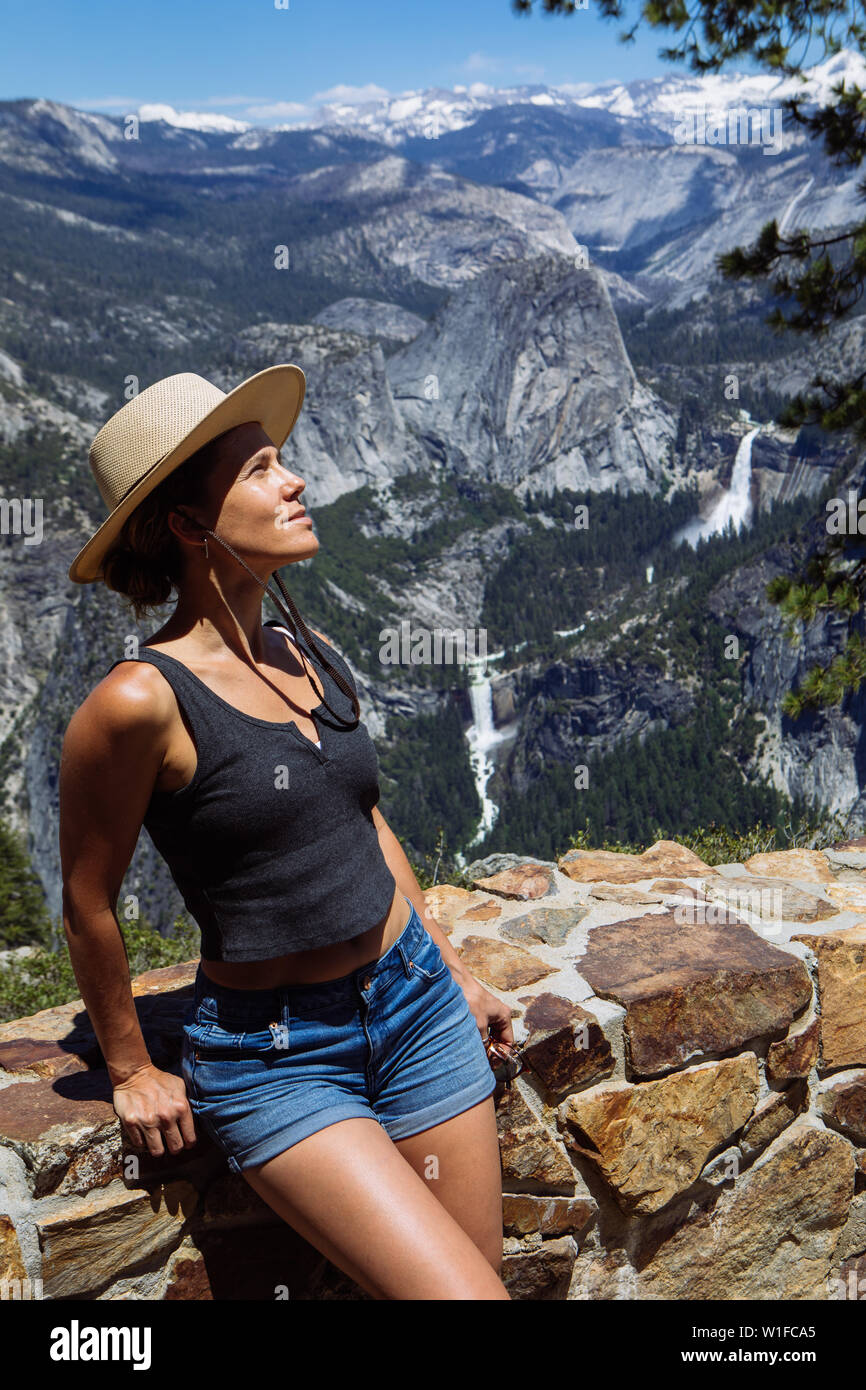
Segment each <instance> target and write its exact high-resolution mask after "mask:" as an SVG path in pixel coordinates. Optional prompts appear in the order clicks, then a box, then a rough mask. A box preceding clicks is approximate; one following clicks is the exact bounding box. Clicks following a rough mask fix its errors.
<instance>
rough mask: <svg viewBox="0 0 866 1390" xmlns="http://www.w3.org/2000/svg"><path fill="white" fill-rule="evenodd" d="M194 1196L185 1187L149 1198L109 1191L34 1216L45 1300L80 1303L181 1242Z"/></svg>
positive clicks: (174, 1185)
mask: <svg viewBox="0 0 866 1390" xmlns="http://www.w3.org/2000/svg"><path fill="white" fill-rule="evenodd" d="M197 1201H198V1194H197V1193H196V1191H195V1189H194V1188H193V1187H191V1186H190V1184H189V1183H186V1182H176V1183H169V1184H167V1185H166V1187H165V1188H163V1189H159V1188H156V1189H154V1191H153V1192H141V1191H130V1190H128V1189H126V1188H123V1187H120V1185H118V1186H117V1187H115V1186H112V1187H110V1188H104V1189H102V1190H101V1191H99V1192H96V1193H91V1194H90V1195H88V1196H87V1197H82V1198H79V1199H76V1200H73V1201H70V1202H66V1203H63V1204H62V1205H60V1206H59V1207H57V1208H56V1210H54V1211H53V1212H52V1213H51V1214H42V1213H39V1214H37V1217H36V1228H37V1231H38V1233H39V1241H40V1245H41V1246H42V1280H43V1287H44V1291H45V1296H46V1298H81V1297H84V1296H86V1295H88V1294H93V1293H95V1292H96V1291H97V1290H98V1289H101V1288H103V1287H104V1286H105V1285H107V1284H109V1283H110V1282H111V1281H112V1280H113V1279H116V1278H118V1276H120V1275H121V1274H124V1273H128V1272H129V1271H130V1270H132V1269H134V1268H135V1267H136V1266H137V1265H140V1264H142V1263H143V1262H144V1261H145V1260H148V1259H152V1258H153V1257H154V1256H155V1255H159V1254H162V1253H166V1254H167V1253H168V1251H169V1250H170V1249H171V1248H172V1246H174V1245H176V1244H177V1243H178V1241H179V1240H180V1239H181V1235H182V1231H183V1226H184V1223H185V1222H186V1221H187V1220H188V1219H189V1217H190V1216H192V1214H193V1212H194V1210H195V1207H196V1203H197Z"/></svg>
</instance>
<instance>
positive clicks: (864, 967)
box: [792, 922, 866, 1070]
mask: <svg viewBox="0 0 866 1390" xmlns="http://www.w3.org/2000/svg"><path fill="white" fill-rule="evenodd" d="M792 939H793V940H794V941H803V942H805V944H806V945H807V946H809V947H811V949H812V950H813V951H814V952H815V955H816V956H817V957H818V996H819V999H820V1007H821V1023H820V1027H821V1069H822V1070H827V1069H829V1068H831V1067H851V1066H864V1065H866V922H864V923H862V924H858V925H857V926H856V927H848V928H846V929H842V930H839V931H829V932H823V933H821V934H820V935H818V934H814V935H810V934H807V933H805V932H800V933H798V935H797V936H795V937H793V938H792Z"/></svg>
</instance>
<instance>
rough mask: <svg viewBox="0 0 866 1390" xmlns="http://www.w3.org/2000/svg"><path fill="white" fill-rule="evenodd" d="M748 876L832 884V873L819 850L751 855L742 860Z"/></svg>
mask: <svg viewBox="0 0 866 1390" xmlns="http://www.w3.org/2000/svg"><path fill="white" fill-rule="evenodd" d="M743 867H744V868H746V869H748V870H749V873H750V874H763V875H765V876H766V877H767V878H787V879H802V880H805V881H807V882H809V883H832V882H833V871H832V870H831V868H830V865H829V863H828V861H827V856H826V855H825V854H822V853H821V851H820V850H819V849H777V850H771V851H770V852H769V853H768V854H752V855H750V856H749V858H748V859H744V860H743Z"/></svg>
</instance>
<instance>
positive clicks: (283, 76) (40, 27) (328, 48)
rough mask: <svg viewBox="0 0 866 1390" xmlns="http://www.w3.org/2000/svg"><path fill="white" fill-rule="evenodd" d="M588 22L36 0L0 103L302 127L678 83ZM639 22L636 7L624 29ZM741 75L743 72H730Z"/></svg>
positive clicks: (658, 41)
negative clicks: (543, 94) (407, 106)
mask: <svg viewBox="0 0 866 1390" xmlns="http://www.w3.org/2000/svg"><path fill="white" fill-rule="evenodd" d="M589 4H590V8H589V9H588V10H578V11H576V12H575V13H574V14H572V15H571V16H553V15H546V14H545V13H544V12H543V11H542V10H541V8H540V3H539V2H538V0H537V7H536V10H535V12H534V13H533V14H532V15H530V16H517V15H515V14H514V13H513V12H512V10H511V8H510V3H509V0H437V2H436V3H435V4H429V3H428V4H424V3H422V0H367V3H364V0H288V8H287V9H277V8H275V3H274V0H207V3H205V2H204V0H148V3H146V4H143V5H142V4H123V3H118V0H110V2H109V0H73V3H70V0H39V3H37V4H33V5H26V4H20V3H19V4H15V5H7V6H6V7H5V10H4V15H3V44H2V51H0V97H2V99H4V100H9V99H11V98H14V97H37V96H38V97H47V98H50V99H51V100H54V101H61V102H66V103H68V104H69V105H71V106H77V107H81V108H83V109H85V110H98V111H104V112H106V113H108V114H122V113H126V112H129V111H133V110H135V109H137V107H138V106H139V105H141V104H142V103H154V102H159V103H163V102H164V103H168V104H169V105H171V106H174V107H176V108H177V109H178V110H196V111H214V112H223V113H225V114H226V115H231V116H236V117H238V118H239V119H242V120H247V121H253V122H255V123H259V122H261V123H265V124H273V123H276V122H277V121H280V122H291V121H294V120H296V119H297V120H301V121H302V120H303V119H304V117H305V114H306V115H309V114H311V113H312V111H314V110H315V107H316V106H317V105H318V104H319V103H320V102H323V101H329V100H333V99H340V98H342V99H348V100H350V101H351V100H354V99H357V97H358V96H361V95H363V93H364V92H365V91H369V92H370V94H371V95H378V94H383V95H384V94H387V93H390V94H393V95H396V94H398V93H400V92H404V91H407V90H418V89H423V88H425V87H437V86H438V87H445V88H453V87H455V86H457V85H462V86H464V87H470V86H471V85H472V84H473V83H476V82H482V83H485V84H487V85H489V86H491V87H509V86H515V85H519V84H521V83H524V82H543V83H547V84H549V85H551V86H556V85H558V84H561V83H574V82H602V81H606V80H609V79H619V80H624V81H629V80H631V79H633V78H638V77H654V76H658V75H660V74H662V73H665V72H673V71H682V72H683V73H684V72H685V71H686V69H685V68H684V67H683V66H681V65H676V66H674V65H671V64H667V63H664V62H662V61H661V60H660V59H659V58H658V56H657V55H658V51H659V49H660V48H662V47H663V46H665V45H667V44H670V43H672V42H674V36H673V35H672V34H670V33H668V32H667V31H661V30H649V28H648V27H647V26H645V25H642V27H641V31H640V32H639V36H638V38H637V40H636V42H635V43H634V44H631V45H628V46H626V45H623V44H621V43H619V42H618V41H617V33H618V32H619V31H620V30H621V29H622V28H624V27H625V26H624V24H623V23H622V22H617V21H607V22H605V21H603V20H601V19H600V18H599V17H598V15H597V12H596V10H595V8H594V5H593V0H589ZM637 13H638V10H637V7H636V6H635V5H633V6H630V7H629V9H628V11H627V14H628V15H629V17H630V18H632V17H633V16H634V15H636V14H637ZM737 66H738V67H739V68H740V70H745V69H746V65H745V64H738V65H737Z"/></svg>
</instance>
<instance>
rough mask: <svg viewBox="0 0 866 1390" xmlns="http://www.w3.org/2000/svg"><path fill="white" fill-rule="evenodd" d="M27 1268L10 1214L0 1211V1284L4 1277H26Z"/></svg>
mask: <svg viewBox="0 0 866 1390" xmlns="http://www.w3.org/2000/svg"><path fill="white" fill-rule="evenodd" d="M26 1277H27V1270H26V1269H25V1268H24V1260H23V1258H22V1255H21V1246H20V1245H19V1244H18V1236H17V1233H16V1231H15V1223H14V1221H13V1220H12V1218H11V1216H5V1215H4V1214H3V1213H2V1212H0V1284H2V1282H3V1280H4V1279H26Z"/></svg>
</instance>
